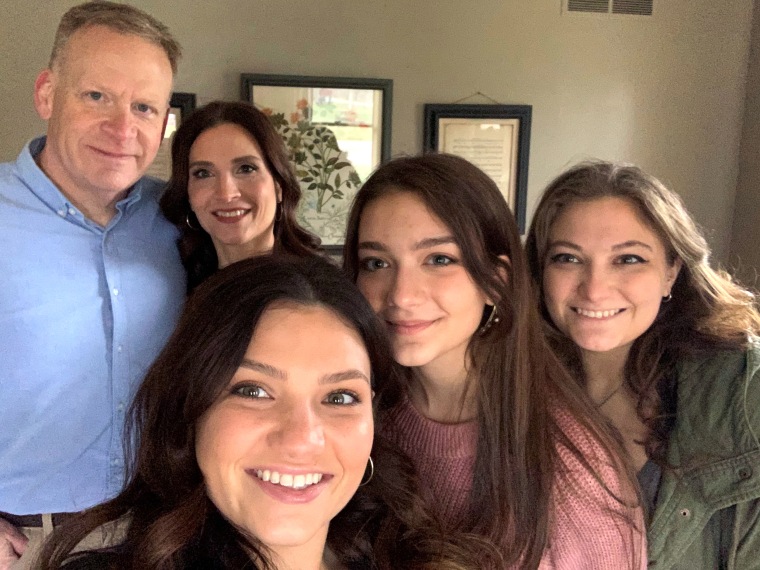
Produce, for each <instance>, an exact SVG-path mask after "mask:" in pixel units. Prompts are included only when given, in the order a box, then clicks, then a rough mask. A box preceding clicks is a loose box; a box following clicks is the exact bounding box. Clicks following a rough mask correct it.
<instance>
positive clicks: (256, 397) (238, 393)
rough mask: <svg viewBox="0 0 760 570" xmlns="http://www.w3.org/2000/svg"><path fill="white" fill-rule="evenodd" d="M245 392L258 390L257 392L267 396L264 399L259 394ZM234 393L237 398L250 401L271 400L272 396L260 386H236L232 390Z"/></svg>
mask: <svg viewBox="0 0 760 570" xmlns="http://www.w3.org/2000/svg"><path fill="white" fill-rule="evenodd" d="M244 390H251V391H253V390H256V391H257V392H263V393H264V394H265V396H263V397H262V396H261V395H259V394H258V393H257V395H252V394H244V393H243V391H244ZM232 393H233V394H234V395H235V396H240V397H241V398H248V399H251V400H264V399H270V398H271V396H270V395H269V393H268V392H267V391H266V390H264V388H262V387H261V386H259V385H258V384H242V385H239V386H235V387H234V388H232Z"/></svg>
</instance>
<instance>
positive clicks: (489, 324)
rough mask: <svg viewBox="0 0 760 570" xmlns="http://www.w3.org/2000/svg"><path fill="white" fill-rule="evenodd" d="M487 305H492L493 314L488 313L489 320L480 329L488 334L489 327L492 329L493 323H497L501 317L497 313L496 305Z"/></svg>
mask: <svg viewBox="0 0 760 570" xmlns="http://www.w3.org/2000/svg"><path fill="white" fill-rule="evenodd" d="M487 306H490V307H491V314H490V315H488V320H487V321H486V323H485V324H484V325H483V326H482V327H480V330H479V331H478V332H480V334H486V333H487V332H488V329H490V328H491V327H492V326H493V325H495V324H496V323H498V322H499V321H500V320H501V319H500V318H499V315H498V314H497V311H496V305H487Z"/></svg>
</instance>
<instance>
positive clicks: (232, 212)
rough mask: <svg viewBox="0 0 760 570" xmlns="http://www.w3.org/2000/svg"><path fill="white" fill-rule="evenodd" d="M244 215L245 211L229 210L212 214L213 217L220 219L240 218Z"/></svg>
mask: <svg viewBox="0 0 760 570" xmlns="http://www.w3.org/2000/svg"><path fill="white" fill-rule="evenodd" d="M243 214H245V210H230V211H227V212H222V211H218V212H214V215H216V216H219V217H220V218H234V217H235V216H242V215H243Z"/></svg>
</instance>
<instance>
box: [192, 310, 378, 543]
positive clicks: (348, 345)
mask: <svg viewBox="0 0 760 570" xmlns="http://www.w3.org/2000/svg"><path fill="white" fill-rule="evenodd" d="M373 433H374V428H373V418H372V389H371V387H370V361H369V356H368V355H367V351H366V349H365V347H364V344H363V342H362V340H361V337H360V336H359V334H358V333H357V332H356V331H354V330H353V329H351V328H349V327H348V326H346V324H345V323H344V322H343V321H342V320H341V319H340V318H339V317H337V316H336V315H335V313H333V312H332V311H329V310H327V309H325V308H322V307H316V306H301V305H294V304H282V305H275V306H273V307H271V308H269V309H267V310H266V312H265V313H264V314H263V315H262V317H261V319H260V321H259V323H258V326H257V328H256V330H255V331H254V334H253V338H252V339H251V342H250V345H249V346H248V350H247V351H246V354H245V357H244V359H243V362H242V364H241V365H240V368H238V370H237V372H236V373H235V375H234V376H233V378H232V380H231V381H230V383H229V385H228V386H227V387H226V388H225V390H224V392H223V393H222V395H221V396H220V398H219V399H218V401H217V402H216V403H214V405H213V406H212V407H211V408H210V409H209V410H208V411H207V412H206V413H205V414H204V416H203V417H202V418H201V421H200V422H199V426H198V435H197V438H196V455H197V460H198V465H199V466H200V469H201V472H202V473H203V476H204V479H205V482H206V487H207V491H208V494H209V496H210V498H211V500H212V501H213V503H214V504H215V505H216V506H217V508H218V509H219V510H220V511H221V513H222V514H223V515H224V516H225V517H226V518H227V519H228V520H229V521H231V522H232V524H234V525H235V526H237V527H239V528H241V529H243V530H245V531H247V532H248V533H250V534H252V535H253V536H255V537H256V538H257V539H259V540H260V541H261V542H263V543H264V544H265V545H266V546H268V547H270V548H271V549H272V550H273V551H275V552H277V551H278V550H279V549H286V548H290V549H292V548H294V547H302V546H304V547H305V546H308V545H312V546H315V547H316V548H321V547H322V546H320V542H321V543H323V542H324V540H325V537H326V536H327V528H328V524H329V522H330V519H332V518H333V517H334V516H335V515H336V514H337V513H338V512H339V511H340V510H341V509H342V508H343V507H344V506H345V505H346V503H347V502H348V500H349V499H350V498H351V497H352V496H353V494H354V492H355V491H356V489H357V488H358V486H359V484H360V482H361V480H362V477H363V476H364V473H365V469H366V467H367V462H368V458H369V455H370V451H371V448H372V439H373ZM320 551H321V550H320Z"/></svg>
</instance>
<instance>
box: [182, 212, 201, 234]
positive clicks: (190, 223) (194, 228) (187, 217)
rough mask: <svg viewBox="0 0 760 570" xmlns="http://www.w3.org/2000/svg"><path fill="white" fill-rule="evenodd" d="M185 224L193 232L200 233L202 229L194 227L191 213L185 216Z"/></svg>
mask: <svg viewBox="0 0 760 570" xmlns="http://www.w3.org/2000/svg"><path fill="white" fill-rule="evenodd" d="M185 224H187V227H188V228H190V229H191V230H195V231H198V230H199V229H200V228H199V227H197V226H194V225H193V223H192V221H191V220H190V212H188V213H187V214H185Z"/></svg>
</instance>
